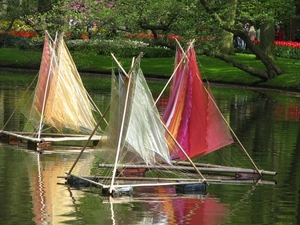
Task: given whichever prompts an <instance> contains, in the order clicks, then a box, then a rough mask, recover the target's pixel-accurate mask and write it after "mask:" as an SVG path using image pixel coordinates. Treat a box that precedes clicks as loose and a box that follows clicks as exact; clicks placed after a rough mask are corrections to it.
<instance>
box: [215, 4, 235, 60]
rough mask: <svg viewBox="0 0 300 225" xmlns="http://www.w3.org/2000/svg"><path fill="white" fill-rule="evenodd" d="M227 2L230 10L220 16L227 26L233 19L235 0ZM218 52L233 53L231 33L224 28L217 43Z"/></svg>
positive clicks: (231, 23)
mask: <svg viewBox="0 0 300 225" xmlns="http://www.w3.org/2000/svg"><path fill="white" fill-rule="evenodd" d="M227 3H230V5H231V6H232V7H231V10H229V11H228V12H227V13H225V14H224V16H222V20H223V22H225V23H226V24H227V25H228V26H230V27H232V26H233V25H234V21H235V14H236V7H237V0H227ZM219 49H220V52H221V53H223V54H228V55H233V54H234V46H233V34H232V33H231V32H228V31H226V30H223V31H222V33H221V41H220V43H219Z"/></svg>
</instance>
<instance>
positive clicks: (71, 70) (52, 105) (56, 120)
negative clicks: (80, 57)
mask: <svg viewBox="0 0 300 225" xmlns="http://www.w3.org/2000/svg"><path fill="white" fill-rule="evenodd" d="M38 75H39V79H38V82H37V86H36V89H35V94H34V97H33V102H32V108H31V110H30V114H29V115H27V114H28V113H26V112H25V113H24V114H25V115H27V116H28V117H29V120H30V121H32V122H33V123H34V124H35V125H37V124H38V123H39V121H41V127H42V126H43V125H44V124H46V125H48V126H50V127H54V128H56V130H57V131H60V132H61V131H62V130H63V129H64V128H67V129H70V130H73V131H75V132H84V133H90V132H91V131H92V130H93V129H94V127H95V124H96V121H95V119H94V116H93V110H96V109H95V107H94V105H93V103H92V101H91V100H90V98H89V95H88V93H87V91H86V89H85V88H84V86H83V83H82V80H81V78H80V75H79V73H78V71H77V68H76V65H75V63H74V61H73V59H72V56H71V55H70V52H69V50H68V48H67V46H66V44H65V42H64V39H63V36H62V35H61V36H60V38H59V40H56V41H52V40H51V38H50V37H49V36H48V34H46V35H45V40H44V50H43V55H42V61H41V66H40V71H39V74H38ZM27 107H28V106H27Z"/></svg>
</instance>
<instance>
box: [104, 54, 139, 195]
mask: <svg viewBox="0 0 300 225" xmlns="http://www.w3.org/2000/svg"><path fill="white" fill-rule="evenodd" d="M111 55H112V57H113V59H114V60H115V61H116V63H117V64H118V66H119V67H120V69H121V70H122V71H123V73H124V74H125V75H126V77H127V78H128V79H129V82H128V86H127V93H126V98H125V104H124V105H125V106H124V110H123V116H122V124H121V127H120V136H119V140H118V147H117V154H116V158H115V164H114V169H113V175H112V180H111V185H110V188H109V193H112V191H113V184H114V180H115V177H116V173H117V164H118V160H119V155H120V151H121V150H120V148H121V140H122V133H123V130H124V121H125V113H126V111H127V104H128V98H129V90H130V87H131V83H132V80H131V75H132V72H133V70H134V69H135V66H136V65H137V64H138V63H139V62H140V60H141V58H142V56H143V53H142V52H141V53H140V55H139V56H138V58H137V59H136V61H135V62H134V64H133V65H132V68H131V69H130V71H129V73H128V74H127V73H126V71H125V70H124V68H123V67H122V66H121V64H120V63H119V61H118V60H117V59H116V58H115V57H114V55H113V54H111Z"/></svg>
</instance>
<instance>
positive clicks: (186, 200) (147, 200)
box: [103, 187, 229, 225]
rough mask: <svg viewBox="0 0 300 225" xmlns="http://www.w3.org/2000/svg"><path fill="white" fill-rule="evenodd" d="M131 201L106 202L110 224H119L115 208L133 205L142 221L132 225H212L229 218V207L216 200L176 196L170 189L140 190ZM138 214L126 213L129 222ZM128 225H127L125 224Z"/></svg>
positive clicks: (143, 188) (203, 197)
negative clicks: (109, 210) (141, 211)
mask: <svg viewBox="0 0 300 225" xmlns="http://www.w3.org/2000/svg"><path fill="white" fill-rule="evenodd" d="M140 189H142V190H140V191H139V193H143V194H142V195H139V194H137V196H135V197H134V198H129V197H128V198H126V197H125V198H109V199H108V200H105V201H103V202H104V203H109V204H110V208H111V215H112V222H113V224H114V223H115V222H117V221H118V219H119V215H118V214H117V213H116V210H115V209H116V208H117V207H116V206H117V205H118V204H119V205H120V204H125V203H127V204H129V203H130V204H134V205H135V207H139V208H140V209H141V210H143V211H144V213H143V215H144V216H143V219H142V221H140V222H138V221H136V223H135V224H145V223H146V224H178V225H184V224H191V225H193V224H195V225H199V224H201V225H207V224H210V225H214V224H222V223H224V222H226V218H227V217H228V215H229V209H228V205H226V204H223V203H221V202H220V200H219V199H218V198H217V197H216V196H210V195H202V194H190V195H178V194H177V193H176V191H175V190H174V188H173V187H154V188H152V187H148V188H147V187H142V188H140ZM137 215H138V212H137V213H135V212H134V211H133V212H131V213H129V218H128V222H129V223H130V222H132V221H130V219H133V218H136V217H138V216H137ZM126 224H127V223H126Z"/></svg>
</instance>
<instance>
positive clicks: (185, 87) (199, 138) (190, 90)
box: [163, 47, 233, 159]
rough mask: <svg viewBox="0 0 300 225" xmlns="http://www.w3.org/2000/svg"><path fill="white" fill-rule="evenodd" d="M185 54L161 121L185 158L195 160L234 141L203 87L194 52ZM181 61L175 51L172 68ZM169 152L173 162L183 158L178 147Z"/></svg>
mask: <svg viewBox="0 0 300 225" xmlns="http://www.w3.org/2000/svg"><path fill="white" fill-rule="evenodd" d="M186 54H187V58H186V60H185V63H184V64H183V65H181V66H179V68H178V69H177V71H176V74H175V76H174V78H173V81H172V87H171V90H170V96H169V102H168V104H167V107H166V110H165V112H164V114H163V120H164V121H165V123H166V125H167V127H168V129H169V130H170V132H171V133H172V134H173V136H174V137H175V138H176V140H177V141H178V142H179V144H180V145H181V146H182V147H183V149H184V150H185V152H186V153H187V154H188V156H189V157H190V158H195V157H197V156H200V155H205V154H208V153H210V152H212V151H215V150H217V149H220V148H222V147H224V146H226V145H229V144H231V143H232V142H233V139H232V136H231V134H230V132H229V129H228V127H227V125H226V124H225V122H224V120H223V118H222V115H221V113H220V111H219V110H218V108H217V105H216V104H215V101H214V99H213V97H212V94H211V93H209V91H208V90H206V88H205V86H204V84H203V83H202V78H201V75H200V71H199V68H198V65H197V59H196V54H195V51H194V48H193V47H191V48H189V50H188V51H187V52H186ZM182 57H184V55H183V52H182V51H181V50H180V49H178V50H177V55H176V61H175V65H177V63H178V62H179V61H180V60H181V58H182ZM169 142H170V143H172V140H171V139H170V138H169ZM170 149H171V155H172V157H173V158H179V159H185V158H186V157H185V156H184V155H183V154H182V152H181V151H179V150H178V147H177V146H175V145H173V146H171V147H170Z"/></svg>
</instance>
